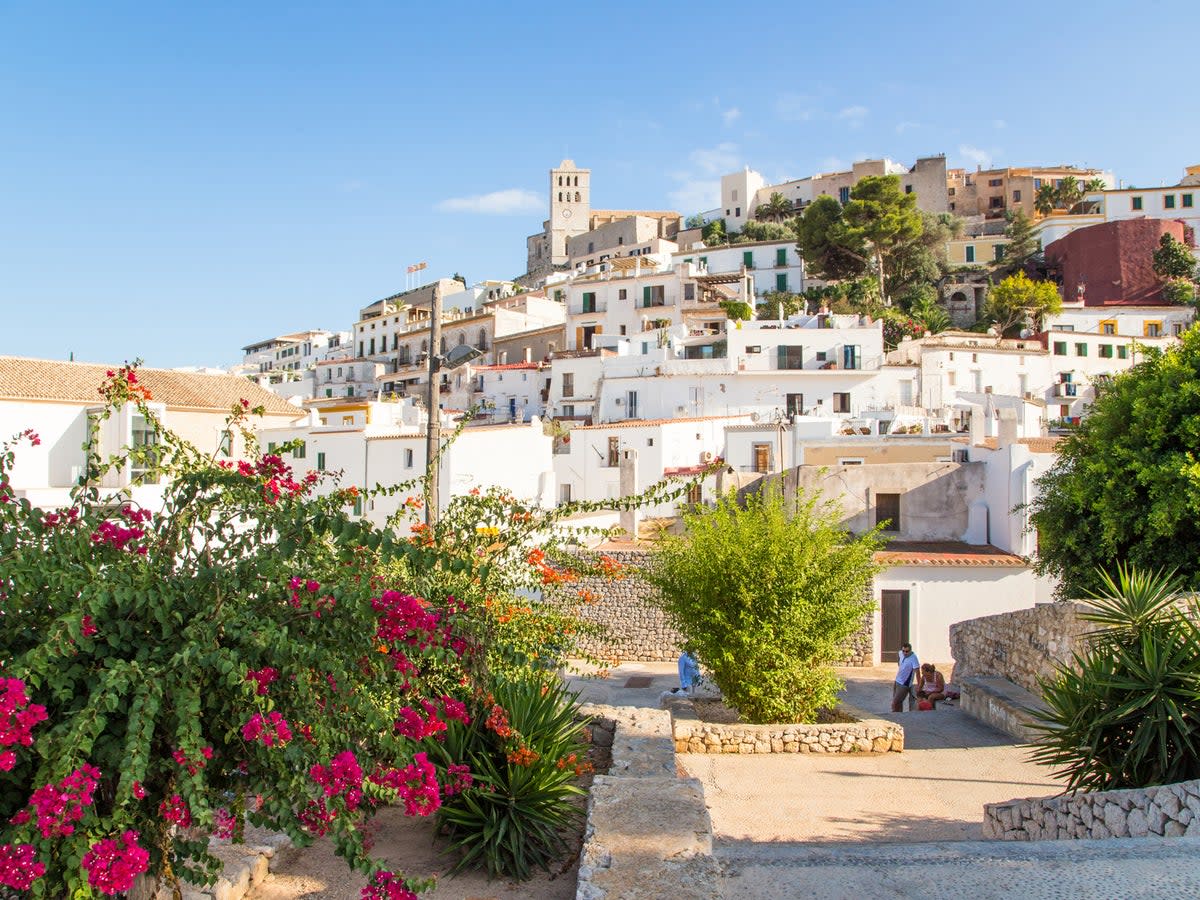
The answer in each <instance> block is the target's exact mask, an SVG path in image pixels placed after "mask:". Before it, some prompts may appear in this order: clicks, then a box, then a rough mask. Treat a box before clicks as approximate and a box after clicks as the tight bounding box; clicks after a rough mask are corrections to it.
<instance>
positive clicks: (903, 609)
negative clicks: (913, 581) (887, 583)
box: [879, 591, 910, 662]
mask: <svg viewBox="0 0 1200 900" xmlns="http://www.w3.org/2000/svg"><path fill="white" fill-rule="evenodd" d="M879 605H880V607H881V610H882V617H881V618H882V620H883V621H882V623H881V625H880V629H879V631H880V635H879V640H880V653H879V659H880V660H881V661H882V662H897V661H899V659H900V645H901V644H907V643H908V642H909V640H910V638H909V635H908V591H882V592H881V596H880V603H879Z"/></svg>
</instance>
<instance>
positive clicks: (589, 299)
mask: <svg viewBox="0 0 1200 900" xmlns="http://www.w3.org/2000/svg"><path fill="white" fill-rule="evenodd" d="M583 311H584V312H585V313H594V312H595V311H596V292H595V291H585V292H584V294H583Z"/></svg>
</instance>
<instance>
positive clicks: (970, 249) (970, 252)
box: [966, 244, 975, 263]
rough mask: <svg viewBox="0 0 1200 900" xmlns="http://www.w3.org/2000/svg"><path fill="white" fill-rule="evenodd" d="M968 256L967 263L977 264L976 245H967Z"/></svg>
mask: <svg viewBox="0 0 1200 900" xmlns="http://www.w3.org/2000/svg"><path fill="white" fill-rule="evenodd" d="M966 254H967V262H969V263H973V262H975V245H974V244H967V247H966Z"/></svg>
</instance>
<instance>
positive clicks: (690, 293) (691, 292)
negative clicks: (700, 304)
mask: <svg viewBox="0 0 1200 900" xmlns="http://www.w3.org/2000/svg"><path fill="white" fill-rule="evenodd" d="M683 299H684V300H695V299H696V285H695V284H694V283H693V282H690V281H689V282H688V283H687V284H685V285H684V286H683Z"/></svg>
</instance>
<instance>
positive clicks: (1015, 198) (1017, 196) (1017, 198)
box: [1013, 191, 1021, 203]
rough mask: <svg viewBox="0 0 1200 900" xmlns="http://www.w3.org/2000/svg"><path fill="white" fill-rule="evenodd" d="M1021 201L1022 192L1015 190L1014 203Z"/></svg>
mask: <svg viewBox="0 0 1200 900" xmlns="http://www.w3.org/2000/svg"><path fill="white" fill-rule="evenodd" d="M1020 202H1021V192H1020V191H1013V203H1020Z"/></svg>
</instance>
